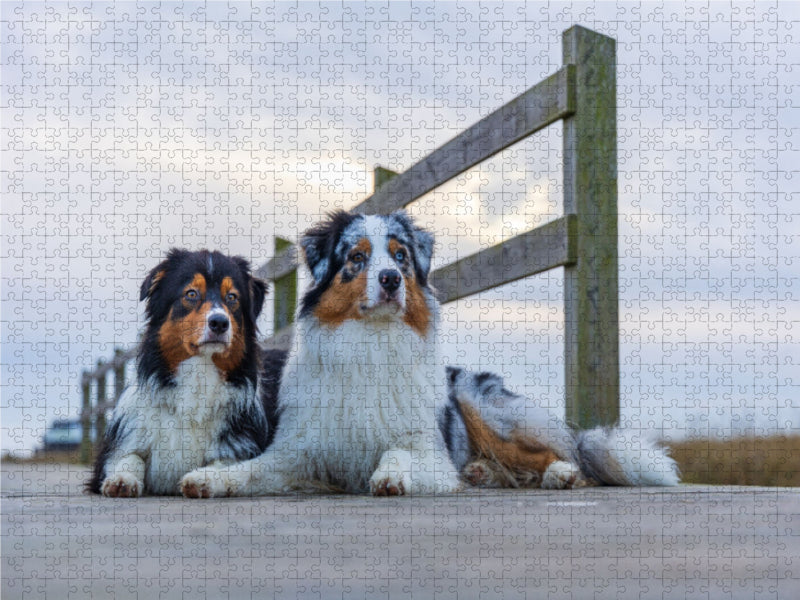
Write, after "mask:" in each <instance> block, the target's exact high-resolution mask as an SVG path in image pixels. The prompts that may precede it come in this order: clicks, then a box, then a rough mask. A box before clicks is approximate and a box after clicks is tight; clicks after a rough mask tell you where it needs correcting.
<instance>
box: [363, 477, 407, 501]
mask: <svg viewBox="0 0 800 600" xmlns="http://www.w3.org/2000/svg"><path fill="white" fill-rule="evenodd" d="M369 488H370V492H372V495H373V496H405V494H406V484H405V482H404V481H403V478H402V477H392V476H389V477H383V478H377V477H375V475H373V476H372V479H370V480H369Z"/></svg>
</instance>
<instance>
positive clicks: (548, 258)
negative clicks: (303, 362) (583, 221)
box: [264, 215, 577, 349]
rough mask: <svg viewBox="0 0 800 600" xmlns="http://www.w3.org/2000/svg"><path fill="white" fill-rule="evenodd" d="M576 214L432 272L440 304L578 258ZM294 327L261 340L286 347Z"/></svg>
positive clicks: (268, 344)
mask: <svg viewBox="0 0 800 600" xmlns="http://www.w3.org/2000/svg"><path fill="white" fill-rule="evenodd" d="M576 227H577V217H576V216H575V215H567V216H565V217H561V218H559V219H556V220H555V221H551V222H550V223H546V224H544V225H541V226H540V227H537V228H536V229H532V230H531V231H528V232H526V233H522V234H520V235H518V236H515V237H513V238H511V239H510V240H506V241H505V242H503V243H501V244H497V245H496V246H492V247H491V248H486V249H484V250H481V251H480V252H477V253H475V254H472V255H470V256H466V257H464V258H462V259H461V260H458V261H456V262H454V263H450V264H449V265H445V266H444V267H441V268H440V269H436V270H435V271H434V272H433V273H432V274H431V281H432V283H433V285H434V287H435V288H436V297H437V298H438V299H439V301H440V302H441V303H442V304H447V303H448V302H453V301H454V300H458V299H459V298H464V297H466V296H470V295H472V294H477V293H478V292H482V291H484V290H488V289H490V288H493V287H497V286H499V285H504V284H506V283H511V282H513V281H516V280H518V279H522V278H523V277H528V276H529V275H535V274H536V273H541V272H542V271H547V270H549V269H553V268H555V267H562V266H566V265H571V264H573V263H574V262H575V261H576V260H577V236H576ZM293 335H294V328H293V327H284V328H283V329H281V330H280V331H278V332H276V333H275V335H273V336H272V337H271V338H270V339H268V340H266V341H265V342H264V345H265V347H267V348H283V349H286V348H288V347H289V345H290V343H291V341H292V336H293Z"/></svg>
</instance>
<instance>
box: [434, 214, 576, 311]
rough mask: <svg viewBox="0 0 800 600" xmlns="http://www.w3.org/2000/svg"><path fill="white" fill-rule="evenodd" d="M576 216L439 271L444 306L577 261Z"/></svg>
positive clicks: (438, 285) (436, 278) (437, 280)
mask: <svg viewBox="0 0 800 600" xmlns="http://www.w3.org/2000/svg"><path fill="white" fill-rule="evenodd" d="M576 224H577V220H576V217H575V215H567V216H565V217H561V218H560V219H557V220H555V221H552V222H550V223H547V224H545V225H542V226H541V227H537V228H536V229H533V230H531V231H528V232H526V233H522V234H520V235H518V236H516V237H514V238H511V239H510V240H506V241H505V242H503V243H502V244H497V245H496V246H492V247H491V248H486V249H484V250H481V251H480V252H477V253H476V254H473V255H471V256H467V257H465V258H462V259H461V260H459V261H457V262H454V263H450V264H449V265H445V266H444V267H442V268H440V269H437V270H436V271H435V272H434V273H433V275H432V280H433V285H434V286H435V287H436V290H437V292H438V295H439V300H440V301H441V302H442V303H446V302H452V301H453V300H458V299H459V298H464V297H466V296H470V295H472V294H477V293H478V292H482V291H484V290H488V289H490V288H493V287H497V286H499V285H503V284H506V283H511V282H512V281H516V280H517V279H521V278H523V277H528V276H529V275H535V274H536V273H541V272H542V271H546V270H548V269H553V268H555V267H559V266H563V265H568V264H572V263H574V262H575V259H576V254H575V247H576V241H577V240H576V236H575V226H576Z"/></svg>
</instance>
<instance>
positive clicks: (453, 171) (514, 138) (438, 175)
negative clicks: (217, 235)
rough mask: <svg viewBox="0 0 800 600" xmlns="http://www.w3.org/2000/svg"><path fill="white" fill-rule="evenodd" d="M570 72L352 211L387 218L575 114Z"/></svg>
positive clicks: (285, 254) (292, 265) (274, 268)
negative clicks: (391, 213)
mask: <svg viewBox="0 0 800 600" xmlns="http://www.w3.org/2000/svg"><path fill="white" fill-rule="evenodd" d="M574 88H575V67H574V66H572V65H567V66H566V67H563V68H562V69H560V70H559V71H556V72H555V73H553V74H552V75H551V76H550V77H548V78H547V79H544V80H543V81H541V82H539V83H538V84H537V85H535V86H533V87H532V88H530V89H529V90H528V91H527V92H525V93H524V94H522V95H520V96H517V97H516V98H514V99H513V100H511V101H510V102H509V103H508V104H505V105H503V106H501V107H500V108H498V109H497V110H496V111H494V112H493V113H491V114H489V115H487V116H486V117H484V118H483V119H481V120H480V121H478V122H477V123H476V124H475V125H473V126H472V127H470V128H469V129H467V130H466V131H464V132H463V133H461V134H459V135H457V136H456V137H454V138H453V139H452V140H450V141H449V142H447V143H446V144H445V145H444V146H441V147H440V148H437V149H436V150H434V151H433V152H431V153H430V154H429V155H428V156H426V157H425V158H423V159H422V160H421V161H419V162H418V163H417V164H415V165H414V166H412V167H411V168H410V169H408V170H407V171H405V172H404V173H400V174H399V175H397V176H396V177H392V178H387V179H386V180H384V181H383V182H381V185H380V186H379V187H378V189H377V190H376V191H375V193H374V194H372V196H370V197H369V198H367V199H366V200H364V201H363V202H362V203H361V204H359V205H357V206H356V207H355V208H354V209H353V210H354V211H356V212H360V213H364V214H388V213H390V212H392V211H393V210H396V209H398V208H403V207H405V206H408V205H409V204H411V203H412V202H413V201H414V200H416V199H418V198H420V197H421V196H423V195H425V194H427V193H428V192H430V191H431V190H433V189H434V188H436V187H437V186H439V185H442V184H443V183H446V182H448V181H449V180H451V179H452V178H453V177H456V176H457V175H460V174H461V173H463V172H464V171H466V170H467V169H470V168H472V167H474V166H475V165H477V164H479V163H481V162H483V161H484V160H486V159H488V158H491V157H492V156H494V155H495V154H497V153H498V152H501V151H502V150H504V149H506V148H508V147H509V146H511V145H513V144H515V143H516V142H518V141H520V140H522V139H524V138H525V137H527V136H529V135H531V134H532V133H536V132H537V131H540V130H541V129H544V128H545V127H547V126H548V125H550V124H551V123H554V122H555V121H558V120H559V119H563V118H564V117H568V116H569V115H571V114H573V113H574V112H575V89H574ZM297 261H298V255H297V248H296V247H295V246H292V247H291V248H287V249H286V250H284V251H282V252H281V253H280V254H278V255H277V256H275V257H274V258H273V259H272V260H270V261H268V262H267V263H266V264H264V265H263V266H261V267H259V268H258V269H257V270H256V275H258V276H259V277H263V278H265V279H272V280H274V279H279V278H280V277H283V276H284V275H288V274H289V273H291V272H292V271H293V270H294V269H296V268H297Z"/></svg>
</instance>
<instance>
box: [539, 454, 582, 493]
mask: <svg viewBox="0 0 800 600" xmlns="http://www.w3.org/2000/svg"><path fill="white" fill-rule="evenodd" d="M580 479H582V476H581V470H580V469H579V468H578V466H577V465H574V464H572V463H570V462H566V461H563V460H557V461H555V462H553V463H550V466H549V467H547V470H546V471H545V472H544V475H543V476H542V489H545V490H569V489H572V487H573V486H574V485H575V482H576V481H578V480H580Z"/></svg>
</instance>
